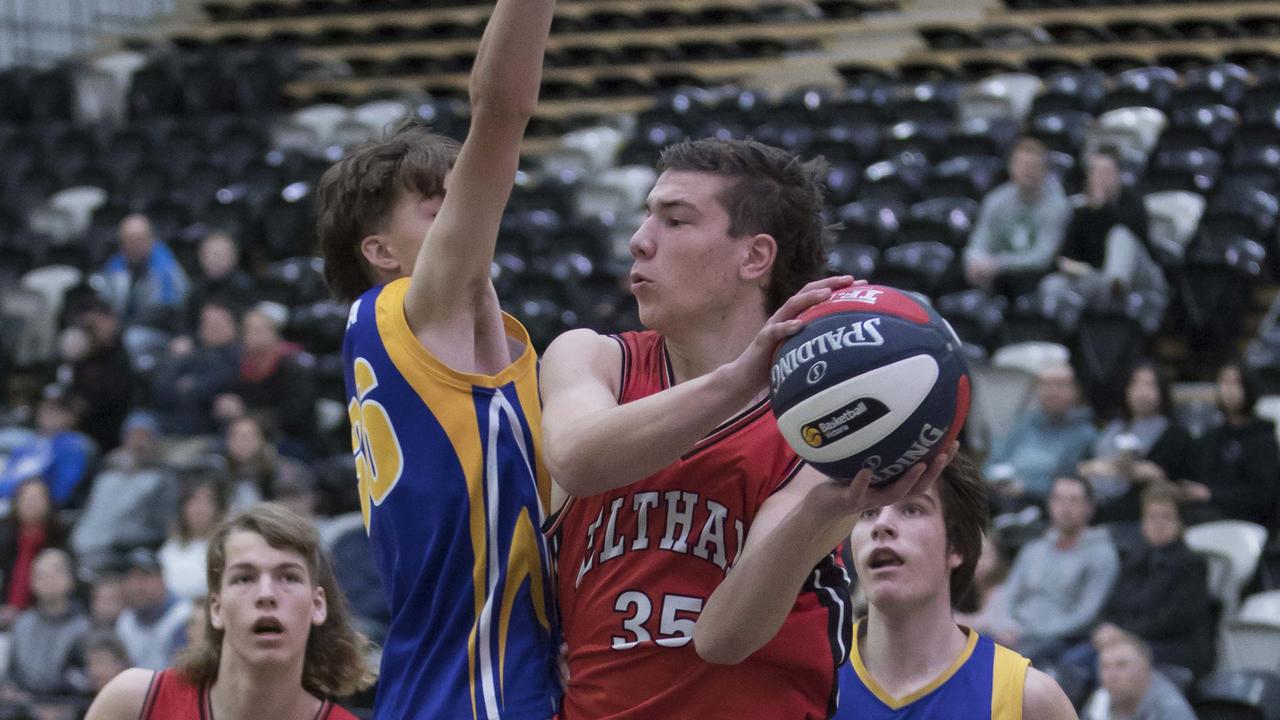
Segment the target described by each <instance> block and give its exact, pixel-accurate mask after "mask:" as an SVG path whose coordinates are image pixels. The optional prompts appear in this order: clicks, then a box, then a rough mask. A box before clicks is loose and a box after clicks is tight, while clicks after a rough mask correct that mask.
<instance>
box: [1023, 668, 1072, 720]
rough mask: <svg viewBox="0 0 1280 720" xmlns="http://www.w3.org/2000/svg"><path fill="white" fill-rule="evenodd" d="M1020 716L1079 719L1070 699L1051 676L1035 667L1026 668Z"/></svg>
mask: <svg viewBox="0 0 1280 720" xmlns="http://www.w3.org/2000/svg"><path fill="white" fill-rule="evenodd" d="M1022 717H1024V718H1036V720H1079V719H1078V718H1077V717H1076V710H1075V708H1073V707H1072V706H1071V700H1069V699H1067V694H1066V693H1064V692H1062V688H1060V687H1058V683H1056V682H1054V681H1053V678H1051V677H1049V676H1048V675H1045V674H1044V673H1042V672H1040V671H1039V670H1037V669H1035V668H1027V679H1026V680H1025V681H1024V684H1023V688H1022Z"/></svg>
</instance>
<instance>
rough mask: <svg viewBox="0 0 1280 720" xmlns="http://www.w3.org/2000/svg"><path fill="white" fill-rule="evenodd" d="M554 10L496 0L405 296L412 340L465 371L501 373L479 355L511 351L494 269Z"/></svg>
mask: <svg viewBox="0 0 1280 720" xmlns="http://www.w3.org/2000/svg"><path fill="white" fill-rule="evenodd" d="M554 10H555V0H498V3H497V5H496V7H495V8H494V11H493V15H492V17H490V18H489V23H488V26H487V27H486V28H485V32H484V36H483V37H482V38H481V39H480V48H479V50H478V51H477V53H476V62H475V68H474V70H473V71H472V73H471V85H470V97H471V130H470V132H469V133H468V135H467V139H466V141H465V142H464V143H463V145H462V149H461V151H459V154H458V160H457V162H456V163H455V165H454V168H453V172H452V175H451V177H450V180H449V185H448V191H447V192H446V195H445V200H444V203H443V204H442V205H441V207H440V212H439V213H438V215H437V216H436V219H435V221H434V222H433V223H432V224H431V229H430V230H428V231H427V236H426V239H425V241H424V242H423V243H422V249H421V250H420V251H419V253H418V257H417V260H416V262H415V263H414V266H413V274H412V276H411V278H412V279H411V280H410V285H409V290H408V292H407V293H406V295H405V300H404V308H405V316H406V318H407V319H408V321H409V326H410V327H411V328H412V329H413V331H414V333H416V334H417V335H418V336H419V338H422V339H423V340H424V341H425V342H426V344H427V345H428V346H429V349H430V350H432V351H433V352H434V353H435V354H436V355H437V356H440V357H441V358H442V359H444V360H445V361H446V362H447V363H449V364H450V365H453V366H454V367H457V368H458V369H460V370H477V369H478V370H486V369H500V368H487V367H479V368H477V367H476V366H477V365H485V364H486V363H484V360H485V358H482V357H481V351H480V350H478V349H477V345H478V344H479V342H480V340H481V338H486V339H488V340H489V341H490V345H489V347H493V346H495V345H496V346H497V347H498V348H501V349H502V350H505V333H504V332H503V330H502V318H501V315H500V314H499V310H498V303H497V295H496V293H495V292H494V289H493V283H492V282H491V281H490V279H489V267H490V264H491V262H492V260H493V252H494V246H495V244H496V242H497V237H498V225H499V222H500V221H501V219H502V211H503V208H505V207H506V204H507V199H508V198H509V197H510V195H511V186H512V183H513V182H514V178H515V172H516V167H517V164H518V162H519V159H520V141H521V138H522V137H523V136H524V130H525V126H526V125H527V124H528V122H529V118H530V117H531V116H532V115H533V111H534V107H535V105H536V104H537V101H538V88H539V85H540V84H541V79H542V59H543V50H544V47H545V45H546V41H547V35H548V33H549V32H550V28H551V16H552V13H553V11H554ZM506 359H507V360H508V361H509V358H506ZM487 364H489V365H494V364H496V365H499V366H501V365H505V364H506V363H505V362H490V363H487Z"/></svg>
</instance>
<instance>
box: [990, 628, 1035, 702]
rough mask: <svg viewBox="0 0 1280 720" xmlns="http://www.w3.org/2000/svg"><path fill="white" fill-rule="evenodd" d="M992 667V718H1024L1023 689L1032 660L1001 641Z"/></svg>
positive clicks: (997, 646)
mask: <svg viewBox="0 0 1280 720" xmlns="http://www.w3.org/2000/svg"><path fill="white" fill-rule="evenodd" d="M993 665H994V667H992V669H991V720H1022V691H1023V688H1024V687H1025V686H1026V681H1027V668H1028V667H1029V666H1030V665H1031V661H1030V660H1028V659H1027V658H1024V657H1022V656H1021V655H1019V654H1018V653H1016V652H1014V651H1012V650H1010V649H1009V648H1007V647H1004V646H1003V645H1000V644H999V643H997V644H996V647H995V661H994V663H993Z"/></svg>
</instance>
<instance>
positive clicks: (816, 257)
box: [658, 138, 833, 313]
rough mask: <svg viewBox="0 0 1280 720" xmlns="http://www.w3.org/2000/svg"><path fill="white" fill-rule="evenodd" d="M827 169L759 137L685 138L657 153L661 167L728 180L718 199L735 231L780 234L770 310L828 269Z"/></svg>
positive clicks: (733, 233) (822, 162)
mask: <svg viewBox="0 0 1280 720" xmlns="http://www.w3.org/2000/svg"><path fill="white" fill-rule="evenodd" d="M827 169H828V165H827V162H826V160H824V159H822V158H820V157H819V158H815V159H812V160H808V161H804V160H801V159H800V158H798V157H796V156H795V155H792V154H791V153H788V152H787V151H785V150H782V149H779V148H776V147H773V146H770V145H765V144H764V143H761V142H756V141H755V140H720V139H715V138H706V139H702V140H685V141H683V142H679V143H676V144H675V145H672V146H670V147H668V148H666V149H664V150H663V151H662V155H661V156H660V157H659V158H658V172H659V173H663V172H666V171H668V170H673V171H683V172H703V173H710V174H712V175H718V176H720V177H723V178H725V179H726V180H728V182H727V183H726V184H725V188H724V190H723V191H722V192H721V193H720V197H719V200H720V205H721V206H722V207H724V209H725V211H726V212H727V213H728V214H729V235H730V236H731V237H743V236H746V235H755V234H758V233H765V234H768V235H771V236H773V239H774V240H776V241H777V243H778V251H777V257H776V258H775V259H774V262H773V272H772V274H771V275H770V276H769V286H768V288H767V292H766V298H765V307H766V309H767V310H768V311H769V312H770V313H772V312H773V311H775V310H777V309H778V308H779V307H781V306H782V304H783V303H784V302H786V301H787V298H789V297H791V296H792V295H794V294H795V293H796V292H798V291H799V290H800V288H802V287H804V286H805V285H806V284H807V283H809V282H812V281H813V280H817V279H818V278H820V277H822V270H823V267H824V266H825V265H826V248H827V247H828V246H829V245H830V241H831V238H832V231H833V228H832V226H830V225H828V224H827V221H826V216H825V214H824V200H825V195H826V176H827Z"/></svg>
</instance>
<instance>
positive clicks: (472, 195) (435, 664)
mask: <svg viewBox="0 0 1280 720" xmlns="http://www.w3.org/2000/svg"><path fill="white" fill-rule="evenodd" d="M554 9H555V2H554V1H553V0H498V2H497V4H496V5H495V6H494V9H493V14H492V16H491V17H490V18H489V22H488V25H487V26H486V28H485V32H484V35H483V37H482V38H481V40H480V47H479V49H478V51H477V54H476V59H475V66H474V70H473V71H472V75H471V83H470V97H471V128H470V131H469V133H468V135H467V139H466V141H465V142H464V143H463V144H462V147H461V149H459V148H458V147H457V144H456V143H453V142H452V141H450V140H447V139H445V138H440V137H437V136H433V135H430V134H429V133H428V132H426V130H425V129H423V128H421V127H415V126H409V127H405V128H402V129H401V130H400V131H399V132H397V133H395V134H393V135H392V136H391V137H389V138H386V139H384V140H381V141H378V142H374V143H371V144H369V145H366V146H363V147H360V148H357V149H355V150H354V151H352V152H351V153H350V154H349V155H348V156H347V157H345V158H343V159H342V160H341V161H339V162H338V163H337V164H336V165H334V166H333V167H332V168H330V169H329V170H328V171H327V172H326V173H325V175H324V177H323V178H322V179H321V181H320V188H319V213H318V220H317V232H318V235H319V236H320V243H321V247H322V249H323V251H324V256H325V274H326V279H327V280H328V281H329V284H330V286H331V288H332V289H333V290H334V292H335V294H338V295H340V296H341V297H342V298H343V299H344V300H347V301H349V302H352V303H353V304H352V308H351V315H350V319H349V320H348V323H347V333H346V339H345V341H344V344H343V356H344V360H345V361H346V364H347V370H346V383H347V395H348V411H349V414H350V419H351V425H352V444H353V453H354V456H355V465H356V471H357V472H356V475H357V477H358V481H359V495H360V508H361V511H362V512H363V514H364V521H365V527H366V529H367V530H368V532H369V538H370V544H371V547H372V550H373V552H374V555H375V557H376V559H377V562H378V565H379V571H380V573H381V575H382V580H383V586H384V587H385V588H386V592H387V599H388V604H389V605H390V610H391V624H390V627H389V629H388V634H387V638H386V641H385V643H384V646H383V655H382V668H381V677H380V681H379V685H378V694H377V699H376V701H375V707H374V714H375V716H376V717H379V718H396V720H409V719H421V720H434V719H435V718H451V719H456V718H489V719H491V720H494V719H498V718H501V719H503V720H546V719H547V718H549V717H552V716H553V715H554V714H555V713H556V711H557V708H558V705H559V699H560V686H559V680H558V678H557V674H556V664H555V658H556V650H557V649H558V647H559V644H560V643H559V631H558V628H557V623H556V617H555V603H554V600H553V599H552V597H553V596H552V594H551V590H552V588H551V576H550V556H549V553H548V551H547V546H546V543H545V541H544V539H543V536H542V533H541V532H540V530H541V526H542V523H543V520H544V516H545V513H546V510H547V507H546V504H547V503H548V502H549V500H550V491H551V481H550V477H549V476H548V475H547V473H546V470H545V466H544V463H543V458H542V456H541V455H542V454H541V452H540V445H541V443H540V435H541V422H540V419H539V412H540V407H539V402H538V380H537V358H536V356H535V353H534V350H533V347H532V345H531V343H530V341H529V335H528V333H527V332H526V331H525V329H524V328H523V327H522V326H521V325H520V323H519V322H518V321H516V320H515V319H514V318H512V317H510V316H508V315H505V314H504V313H502V311H501V310H500V308H499V306H498V298H497V293H496V292H495V290H494V287H493V283H492V282H491V280H490V276H489V269H490V265H491V264H492V261H493V253H494V247H495V244H496V242H497V235H498V227H499V223H500V222H501V219H502V213H503V209H504V208H505V206H506V204H507V199H508V197H509V196H510V194H511V188H512V184H513V182H514V178H515V174H516V168H517V163H518V161H519V155H520V143H521V139H522V137H523V135H524V131H525V127H526V125H527V124H528V121H529V118H530V117H531V116H532V114H533V111H534V108H535V105H536V103H537V98H538V88H539V85H540V82H541V77H542V63H543V50H544V47H545V45H546V41H547V36H548V33H549V31H550V27H551V17H552V13H553V11H554Z"/></svg>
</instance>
